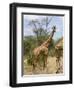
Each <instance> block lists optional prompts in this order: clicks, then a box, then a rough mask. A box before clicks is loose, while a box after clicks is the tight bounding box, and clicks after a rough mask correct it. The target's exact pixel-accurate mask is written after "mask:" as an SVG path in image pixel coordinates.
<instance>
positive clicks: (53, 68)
mask: <svg viewBox="0 0 74 90" xmlns="http://www.w3.org/2000/svg"><path fill="white" fill-rule="evenodd" d="M59 67H60V69H59ZM58 69H59V72H58V73H63V58H62V57H61V59H60V66H59V65H58V63H57V62H56V57H48V59H47V66H46V68H45V69H43V67H41V66H37V67H36V69H35V70H34V71H33V67H32V66H31V65H28V64H27V60H24V69H23V70H24V75H34V74H55V73H56V72H57V70H58Z"/></svg>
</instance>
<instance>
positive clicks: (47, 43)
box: [42, 31, 54, 48]
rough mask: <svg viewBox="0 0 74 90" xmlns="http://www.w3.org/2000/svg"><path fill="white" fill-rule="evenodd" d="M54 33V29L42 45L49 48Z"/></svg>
mask: <svg viewBox="0 0 74 90" xmlns="http://www.w3.org/2000/svg"><path fill="white" fill-rule="evenodd" d="M53 35H54V32H53V31H52V32H51V34H50V36H49V38H48V39H47V40H46V41H45V42H44V43H43V44H42V45H43V46H45V47H47V48H48V47H49V45H50V44H51V41H52V37H53Z"/></svg>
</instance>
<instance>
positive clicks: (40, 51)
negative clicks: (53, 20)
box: [33, 26, 56, 69]
mask: <svg viewBox="0 0 74 90" xmlns="http://www.w3.org/2000/svg"><path fill="white" fill-rule="evenodd" d="M55 32H56V26H53V27H52V32H51V34H50V36H49V38H48V39H47V40H46V41H45V42H43V43H42V44H41V45H40V46H38V47H36V48H35V49H34V50H33V55H34V60H33V69H35V67H36V65H37V63H38V61H39V56H40V55H44V57H45V59H44V64H43V69H44V68H45V67H46V65H47V57H48V47H49V46H50V44H51V41H52V38H53V36H54V33H55Z"/></svg>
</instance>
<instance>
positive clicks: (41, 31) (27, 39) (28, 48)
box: [23, 17, 63, 66]
mask: <svg viewBox="0 0 74 90" xmlns="http://www.w3.org/2000/svg"><path fill="white" fill-rule="evenodd" d="M51 21H52V17H51V18H50V19H49V18H48V17H46V18H44V19H43V20H41V21H40V20H31V21H30V22H29V25H30V26H31V25H32V26H33V33H34V35H29V36H24V38H23V52H24V56H23V62H25V60H26V63H27V65H32V62H33V61H32V60H33V52H32V51H33V49H34V48H36V47H37V46H40V45H41V44H42V43H43V42H44V41H45V40H47V39H48V37H49V36H50V28H49V24H50V22H51ZM44 27H45V28H44ZM56 27H57V26H56ZM60 40H61V39H60V38H59V39H58V40H56V41H55V40H54V39H52V42H51V45H50V46H49V57H54V56H55V55H56V53H57V52H56V50H55V45H56V44H57V43H58V42H59V41H60ZM62 47H63V46H62ZM41 59H42V58H41ZM40 61H41V60H40ZM24 66H26V64H24Z"/></svg>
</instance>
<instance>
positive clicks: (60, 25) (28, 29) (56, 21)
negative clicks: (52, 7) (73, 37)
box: [23, 15, 64, 40]
mask: <svg viewBox="0 0 74 90" xmlns="http://www.w3.org/2000/svg"><path fill="white" fill-rule="evenodd" d="M45 17H48V18H49V19H50V18H51V17H52V20H51V22H50V24H49V26H48V27H49V29H48V31H52V26H56V28H57V29H56V33H55V34H54V37H53V38H54V39H55V40H56V39H58V38H61V37H62V36H63V31H64V16H55V15H54V16H43V15H24V16H23V19H24V20H23V29H24V30H23V31H24V36H29V35H34V33H33V31H32V30H33V26H30V25H29V21H31V20H35V19H38V20H41V19H43V18H45Z"/></svg>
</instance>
